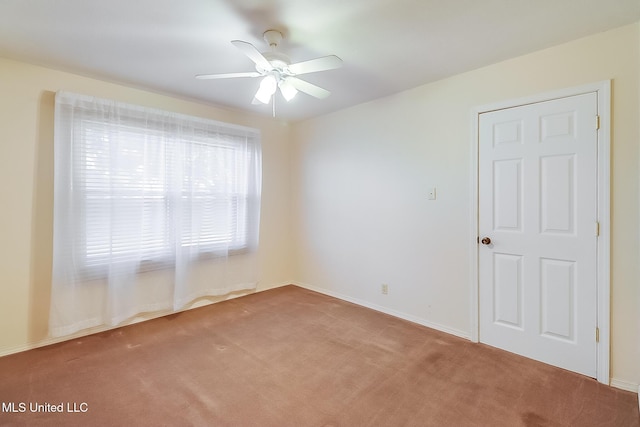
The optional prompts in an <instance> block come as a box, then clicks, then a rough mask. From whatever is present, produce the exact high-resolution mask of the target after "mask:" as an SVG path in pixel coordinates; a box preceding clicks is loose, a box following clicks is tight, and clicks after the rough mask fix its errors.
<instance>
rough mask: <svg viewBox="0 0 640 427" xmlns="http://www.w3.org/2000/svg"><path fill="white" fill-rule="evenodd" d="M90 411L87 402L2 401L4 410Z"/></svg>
mask: <svg viewBox="0 0 640 427" xmlns="http://www.w3.org/2000/svg"><path fill="white" fill-rule="evenodd" d="M88 411H89V404H88V403H87V402H60V403H49V402H2V412H14V413H24V412H66V413H69V412H71V413H75V412H78V413H82V412H88Z"/></svg>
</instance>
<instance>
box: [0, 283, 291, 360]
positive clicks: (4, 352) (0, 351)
mask: <svg viewBox="0 0 640 427" xmlns="http://www.w3.org/2000/svg"><path fill="white" fill-rule="evenodd" d="M291 283H292V282H283V283H279V284H275V285H267V286H258V288H257V289H256V290H255V291H246V292H234V293H232V294H231V295H227V296H223V297H221V299H220V300H218V301H211V300H207V299H206V298H199V299H197V300H195V301H194V302H192V303H190V304H188V306H187V307H186V308H184V309H183V310H178V311H163V312H157V313H153V314H145V315H144V316H135V317H133V318H131V319H129V320H127V321H125V322H123V323H121V324H119V325H116V326H96V327H94V328H89V329H84V330H82V331H79V332H76V333H75V334H71V335H66V336H63V337H55V338H51V337H48V338H45V339H43V340H40V341H35V342H28V343H26V344H21V345H16V346H7V347H0V357H2V356H8V355H10V354H14V353H20V352H23V351H27V350H34V349H36V348H40V347H45V346H48V345H52V344H58V343H61V342H64V341H69V340H72V339H75V338H82V337H86V336H88V335H93V334H97V333H100V332H105V331H109V330H112V329H117V328H121V327H123V326H128V325H133V324H135V323H140V322H144V321H146V320H153V319H157V318H159V317H163V316H167V315H170V314H174V313H179V312H181V311H186V310H190V309H193V308H198V307H204V306H206V305H210V304H215V303H217V302H222V301H226V300H229V299H234V298H238V297H241V296H244V295H248V294H250V293H254V292H262V291H267V290H269V289H275V288H279V287H282V286H286V285H290V284H291Z"/></svg>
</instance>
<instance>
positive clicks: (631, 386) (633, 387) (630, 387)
mask: <svg viewBox="0 0 640 427" xmlns="http://www.w3.org/2000/svg"><path fill="white" fill-rule="evenodd" d="M609 384H610V385H611V387H615V388H619V389H620V390H626V391H631V392H633V393H640V385H639V384H636V383H632V382H630V381H624V380H619V379H617V378H611V381H610V383H609Z"/></svg>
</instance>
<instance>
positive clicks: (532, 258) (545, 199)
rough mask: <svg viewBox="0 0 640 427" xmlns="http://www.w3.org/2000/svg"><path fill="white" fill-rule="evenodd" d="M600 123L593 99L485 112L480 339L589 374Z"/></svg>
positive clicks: (480, 153) (481, 130) (591, 96)
mask: <svg viewBox="0 0 640 427" xmlns="http://www.w3.org/2000/svg"><path fill="white" fill-rule="evenodd" d="M596 118H597V95H596V94H595V93H588V94H583V95H576V96H571V97H566V98H561V99H556V100H552V101H546V102H539V103H533V104H530V105H525V106H520V107H514V108H508V109H504V110H498V111H492V112H487V113H482V114H480V117H479V148H478V150H479V151H478V194H479V207H478V209H479V211H478V220H479V223H478V230H479V233H480V239H484V243H480V247H479V249H478V257H479V261H478V262H479V264H478V276H479V294H478V299H479V323H480V325H479V326H480V327H479V339H480V341H481V342H483V343H486V344H489V345H492V346H495V347H499V348H502V349H505V350H508V351H511V352H514V353H518V354H521V355H523V356H526V357H530V358H532V359H536V360H539V361H542V362H545V363H549V364H552V365H555V366H559V367H562V368H565V369H568V370H572V371H575V372H579V373H581V374H585V375H588V376H591V377H595V376H596V316H597V286H596V285H597V270H596V269H597V263H596V261H597V254H596V250H597V240H596V239H597V125H596ZM489 240H490V242H489Z"/></svg>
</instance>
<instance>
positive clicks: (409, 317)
mask: <svg viewBox="0 0 640 427" xmlns="http://www.w3.org/2000/svg"><path fill="white" fill-rule="evenodd" d="M291 284H293V285H296V286H299V287H301V288H305V289H309V290H310V291H314V292H318V293H321V294H324V295H328V296H330V297H334V298H338V299H341V300H343V301H347V302H351V303H353V304H356V305H360V306H363V307H367V308H370V309H372V310H376V311H380V312H382V313H385V314H389V315H391V316H394V317H398V318H400V319H404V320H408V321H409V322H413V323H417V324H418V325H422V326H426V327H427V328H431V329H435V330H437V331H440V332H445V333H447V334H450V335H455V336H457V337H460V338H464V339H467V340H470V339H471V336H470V335H469V333H467V332H464V331H459V330H457V329H454V328H450V327H448V326H444V325H440V324H438V323H434V322H431V321H429V320H426V319H422V318H420V317H417V316H412V315H410V314H406V313H402V312H400V311H396V310H392V309H390V308H387V307H383V306H380V305H377V304H373V303H370V302H368V301H364V300H361V299H359V298H353V297H350V296H348V295H344V294H341V293H339V292H334V291H331V290H327V289H323V288H317V287H315V286H313V285H309V284H307V283H300V282H292V283H291Z"/></svg>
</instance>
